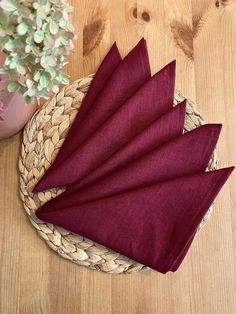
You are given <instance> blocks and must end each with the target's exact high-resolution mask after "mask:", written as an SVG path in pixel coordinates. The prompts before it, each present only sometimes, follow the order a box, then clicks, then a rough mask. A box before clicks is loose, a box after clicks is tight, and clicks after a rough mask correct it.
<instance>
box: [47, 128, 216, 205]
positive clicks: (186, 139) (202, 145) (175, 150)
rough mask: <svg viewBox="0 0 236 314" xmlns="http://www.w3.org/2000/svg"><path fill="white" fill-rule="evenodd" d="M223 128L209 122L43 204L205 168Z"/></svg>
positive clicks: (87, 198)
mask: <svg viewBox="0 0 236 314" xmlns="http://www.w3.org/2000/svg"><path fill="white" fill-rule="evenodd" d="M220 130H221V125H220V124H206V125H204V126H201V127H199V128H197V129H195V130H193V131H190V132H188V133H185V134H184V135H180V136H178V137H176V138H174V139H173V140H171V141H169V142H168V143H166V144H164V145H163V146H161V147H160V148H158V147H157V148H156V149H154V150H152V151H151V152H150V153H148V154H146V155H144V156H143V157H141V158H140V159H138V160H136V161H134V162H133V163H131V164H129V165H127V166H126V167H124V168H122V169H121V170H120V171H117V172H116V173H114V174H112V175H110V176H108V177H105V178H104V179H102V180H100V181H98V182H96V183H94V184H91V185H89V186H88V187H86V188H84V189H81V190H80V189H78V188H77V184H75V185H73V186H71V187H70V188H68V190H67V191H65V192H64V193H62V194H61V195H59V196H58V197H57V198H54V199H52V200H50V201H49V202H48V203H46V204H44V205H43V207H44V208H45V209H48V210H51V209H52V208H55V209H60V208H63V207H65V206H76V205H78V204H82V203H86V202H91V201H94V200H97V199H100V198H104V197H110V196H112V195H116V194H119V193H123V192H126V191H129V190H132V189H137V188H142V187H145V186H147V185H151V184H155V183H157V182H161V181H165V180H170V179H174V178H176V177H181V176H184V175H189V174H194V173H197V172H200V171H204V170H205V169H206V167H207V165H208V162H209V160H210V158H211V156H212V153H213V150H214V148H215V145H216V142H217V140H218V138H219V134H220Z"/></svg>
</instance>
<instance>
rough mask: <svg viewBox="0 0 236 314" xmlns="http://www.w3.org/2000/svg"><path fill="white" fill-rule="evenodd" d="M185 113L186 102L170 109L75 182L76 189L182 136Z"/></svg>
mask: <svg viewBox="0 0 236 314" xmlns="http://www.w3.org/2000/svg"><path fill="white" fill-rule="evenodd" d="M185 112H186V101H185V100H184V101H183V102H182V103H180V104H179V105H177V106H176V107H174V108H172V109H170V110H169V111H168V112H167V113H165V114H163V115H162V116H161V117H160V118H159V119H157V120H155V121H154V122H153V123H152V124H151V125H149V126H148V127H147V128H145V129H144V130H143V131H142V132H140V133H139V134H138V135H136V136H135V137H134V138H133V139H131V140H130V141H129V142H128V143H127V144H126V145H124V146H122V147H121V149H120V150H118V152H116V153H115V154H113V155H112V156H111V157H110V158H109V159H108V160H106V161H105V162H104V163H103V164H102V165H101V166H100V167H98V168H96V169H95V170H94V171H92V172H91V174H89V175H88V176H86V177H85V178H84V179H82V180H80V181H78V182H76V187H77V189H78V188H80V189H81V188H83V187H85V186H88V185H89V184H91V183H94V182H96V181H98V180H101V179H102V178H104V177H106V176H108V175H110V174H112V173H114V172H116V171H118V170H119V169H121V168H123V167H124V166H126V165H128V164H129V163H130V162H133V161H135V160H136V159H138V158H140V157H142V156H143V155H145V154H146V153H148V152H150V151H151V150H153V149H154V148H157V147H159V146H161V145H162V144H163V143H165V142H168V141H169V140H171V139H173V138H174V137H176V136H178V135H180V134H182V132H183V128H184V118H185Z"/></svg>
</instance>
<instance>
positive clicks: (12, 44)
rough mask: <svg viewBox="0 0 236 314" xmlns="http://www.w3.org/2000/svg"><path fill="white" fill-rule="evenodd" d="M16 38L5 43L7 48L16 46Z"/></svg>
mask: <svg viewBox="0 0 236 314" xmlns="http://www.w3.org/2000/svg"><path fill="white" fill-rule="evenodd" d="M14 46H15V45H14V40H13V39H9V40H8V41H7V42H6V43H5V49H6V50H8V51H9V50H12V49H13V48H14Z"/></svg>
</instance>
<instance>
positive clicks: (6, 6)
mask: <svg viewBox="0 0 236 314" xmlns="http://www.w3.org/2000/svg"><path fill="white" fill-rule="evenodd" d="M0 6H1V8H3V10H5V11H7V12H14V11H16V10H17V4H16V3H15V1H12V0H2V1H1V2H0Z"/></svg>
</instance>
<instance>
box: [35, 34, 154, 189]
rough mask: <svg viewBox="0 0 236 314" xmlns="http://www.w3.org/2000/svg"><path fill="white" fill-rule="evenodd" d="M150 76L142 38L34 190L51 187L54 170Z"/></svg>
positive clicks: (114, 73) (114, 72) (110, 78)
mask: <svg viewBox="0 0 236 314" xmlns="http://www.w3.org/2000/svg"><path fill="white" fill-rule="evenodd" d="M150 77H151V70H150V64H149V57H148V51H147V45H146V41H145V39H141V40H140V41H139V43H138V44H137V45H136V46H135V47H134V49H133V50H131V51H130V52H129V54H128V55H127V56H126V57H125V58H124V59H123V60H122V62H120V63H119V64H118V66H117V67H116V68H115V70H114V71H113V73H112V75H111V76H110V77H109V79H108V80H107V82H106V84H105V85H104V87H103V89H102V91H101V92H100V93H99V95H98V96H97V97H96V100H95V101H94V103H93V105H92V106H91V107H90V110H89V111H88V112H87V114H86V119H81V120H80V123H79V124H78V126H77V127H76V132H75V130H74V131H73V135H74V136H70V137H69V139H68V140H67V146H66V149H63V151H62V153H61V154H60V155H61V156H60V158H59V157H58V159H59V161H57V162H56V163H55V164H54V163H52V165H51V166H50V168H49V169H48V170H47V172H46V173H45V174H44V176H43V177H42V178H41V180H40V181H39V183H38V186H37V188H35V190H34V191H35V192H36V191H42V190H45V189H47V188H49V187H50V186H47V184H46V181H50V173H51V172H53V171H54V170H55V169H57V168H58V167H59V168H60V164H61V160H64V159H66V157H68V156H70V155H71V154H73V151H74V150H76V149H77V148H78V147H79V145H80V144H81V143H83V142H84V141H85V140H86V139H88V138H89V136H90V135H91V134H93V133H94V132H95V131H96V129H97V128H98V127H99V126H101V125H102V124H103V123H104V122H105V121H106V119H107V118H108V117H109V116H111V115H112V113H113V112H115V110H117V109H118V108H119V107H120V106H121V105H122V104H123V103H124V102H125V101H126V100H127V99H128V98H129V97H131V96H132V94H134V93H135V92H136V91H137V90H138V88H139V87H140V86H141V85H142V84H144V82H146V81H147V80H148V79H149V78H150ZM90 93H93V90H90ZM85 111H87V110H85ZM52 183H54V179H52ZM52 187H53V184H52Z"/></svg>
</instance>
